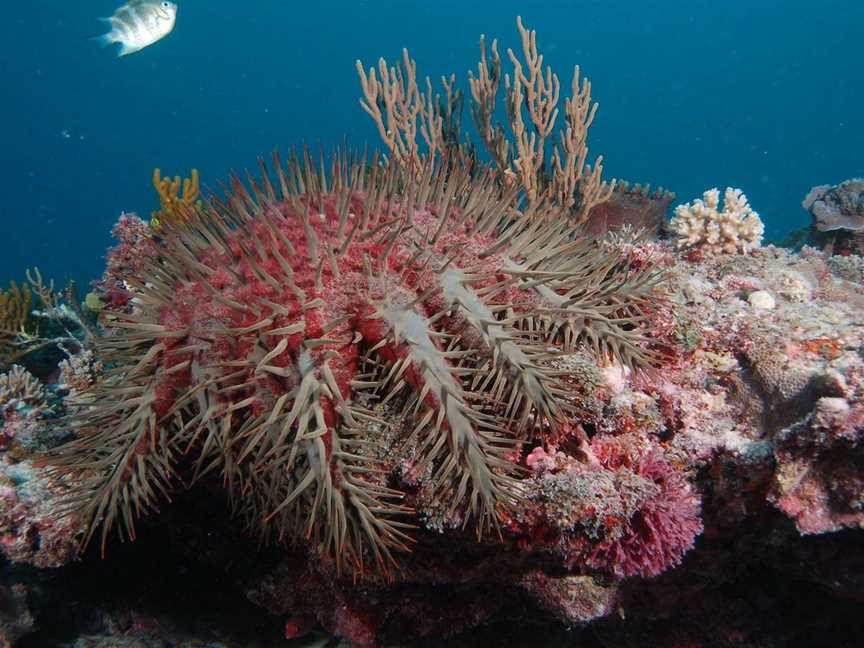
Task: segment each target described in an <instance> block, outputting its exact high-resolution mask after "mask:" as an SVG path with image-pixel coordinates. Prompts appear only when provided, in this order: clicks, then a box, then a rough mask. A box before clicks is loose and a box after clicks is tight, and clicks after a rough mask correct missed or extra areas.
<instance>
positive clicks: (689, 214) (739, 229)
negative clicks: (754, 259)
mask: <svg viewBox="0 0 864 648" xmlns="http://www.w3.org/2000/svg"><path fill="white" fill-rule="evenodd" d="M719 207H720V191H719V190H717V189H709V190H708V191H706V192H705V193H703V194H702V200H699V199H696V200H694V201H693V202H692V203H687V204H685V205H679V206H678V207H676V208H675V216H674V217H673V218H672V220H671V221H669V230H670V231H671V232H672V233H673V234H674V235H675V237H676V238H677V240H676V241H675V244H676V245H677V247H678V248H679V249H681V248H692V247H695V248H699V249H700V250H701V251H703V252H706V253H708V254H738V253H747V252H750V251H751V250H753V249H755V248H758V247H759V246H760V245H761V244H762V234H763V233H764V232H765V226H764V225H763V224H762V220H761V219H760V218H759V214H757V213H756V212H755V211H753V210H752V209H751V208H750V205H749V204H748V202H747V196H745V195H744V193H743V192H742V191H741V190H740V189H733V188H732V187H727V188H726V191H725V192H724V194H723V210H722V211H720V210H719Z"/></svg>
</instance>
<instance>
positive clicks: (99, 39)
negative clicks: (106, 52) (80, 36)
mask: <svg viewBox="0 0 864 648" xmlns="http://www.w3.org/2000/svg"><path fill="white" fill-rule="evenodd" d="M89 40H90V41H92V42H94V43H96V44H97V45H98V46H99V47H101V48H103V49H104V48H106V47H108V46H109V45H111V44H112V43H116V42H117V39H116V38H115V37H114V32H108V33H107V34H102V35H101V36H91V37H90V38H89Z"/></svg>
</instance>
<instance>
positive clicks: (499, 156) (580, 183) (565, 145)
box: [357, 18, 614, 223]
mask: <svg viewBox="0 0 864 648" xmlns="http://www.w3.org/2000/svg"><path fill="white" fill-rule="evenodd" d="M517 27H518V29H519V34H520V36H521V40H522V57H521V58H520V57H519V56H518V55H517V54H516V53H514V52H513V50H507V54H508V56H509V58H510V61H511V63H512V64H513V73H512V76H511V75H510V74H504V76H503V77H502V72H501V57H500V55H499V54H498V44H497V41H494V40H493V41H492V44H491V47H490V49H489V50H488V51H487V48H486V39H485V37H483V36H481V37H480V63H479V64H478V68H477V73H476V75H475V74H473V73H469V83H470V87H471V98H472V106H471V114H472V116H473V118H474V123H475V125H476V127H477V130H478V131H479V133H480V139H481V141H482V142H483V145H484V146H485V148H486V150H487V151H488V152H489V155H490V156H491V157H492V160H493V163H494V165H495V167H496V168H497V170H498V172H499V173H500V175H501V179H502V181H503V182H504V183H505V184H513V185H516V186H519V187H520V188H521V190H522V193H523V197H524V203H525V208H526V213H533V212H535V211H540V210H542V211H543V212H544V213H547V214H548V213H549V212H550V211H557V212H559V213H569V214H570V215H571V216H572V217H573V218H574V220H575V221H576V222H579V223H581V222H584V221H585V220H586V219H587V218H588V214H589V212H590V211H591V208H592V207H594V206H595V205H598V204H600V203H602V202H603V201H605V200H606V199H608V198H609V195H610V194H611V192H612V189H613V188H614V181H612V182H609V183H607V182H604V181H603V180H602V179H601V176H602V172H603V159H602V157H598V158H597V159H596V160H595V162H594V164H593V165H588V164H587V160H588V146H587V134H588V128H589V127H590V126H591V123H592V122H593V120H594V116H595V114H596V112H597V103H596V102H594V101H593V100H592V99H591V84H590V82H589V81H588V80H587V79H584V78H582V77H581V75H580V70H579V67H578V66H576V68H575V69H574V72H573V78H572V81H571V95H570V97H569V98H567V99H565V100H564V105H563V112H564V125H563V126H562V127H561V128H560V129H559V131H558V143H557V144H554V141H553V140H554V135H555V127H556V121H557V118H558V114H559V111H560V110H561V109H560V108H559V99H560V94H561V83H560V80H559V78H558V76H557V75H556V74H554V73H553V72H552V69H551V67H549V66H546V67H545V68H544V67H543V56H542V54H540V52H539V50H538V49H537V35H536V33H535V32H534V31H532V30H529V29H526V28H525V27H524V26H523V24H522V19H521V18H517ZM402 59H403V61H402V65H401V66H395V67H388V65H387V62H386V61H385V60H384V59H380V60H379V62H378V70H377V72H376V70H375V68H370V69H369V71H368V72H366V70H365V68H364V66H363V64H362V63H361V62H360V61H357V71H358V74H359V75H360V84H361V86H362V89H363V94H364V98H363V99H361V100H360V104H361V106H362V107H363V109H364V110H365V111H366V112H367V113H368V114H369V116H370V117H372V119H373V120H374V121H375V123H376V125H377V127H378V132H379V134H380V135H381V138H382V140H383V141H384V144H385V145H386V146H387V148H388V149H389V150H390V153H391V155H392V156H393V157H394V158H395V159H396V160H398V161H399V162H400V163H402V164H409V163H410V164H416V163H417V162H418V161H419V160H420V158H421V156H422V155H423V154H421V153H420V145H419V142H418V139H417V134H418V132H419V133H420V135H421V136H422V138H423V140H424V141H425V143H426V147H427V152H426V153H425V155H428V156H432V157H434V156H435V155H436V154H437V153H439V152H440V151H442V150H443V149H444V143H445V140H446V135H447V134H448V129H446V128H444V124H451V123H454V122H456V123H458V119H455V118H454V111H455V110H456V109H457V106H458V105H459V102H458V101H454V98H455V97H456V96H457V95H456V93H455V91H454V90H453V84H454V77H452V76H451V77H450V78H449V79H442V83H443V85H444V87H445V90H446V92H447V101H446V102H442V101H441V100H440V98H439V97H438V96H435V97H433V94H432V83H431V81H430V80H429V79H428V77H427V79H426V83H425V86H426V90H425V92H423V91H421V90H420V86H419V85H418V83H417V64H416V62H415V61H414V60H412V59H411V58H410V56H409V55H408V52H407V50H403V54H402ZM502 78H503V81H504V95H505V102H504V103H505V108H506V112H507V121H508V128H505V127H504V126H503V125H501V124H499V123H498V122H497V121H496V118H495V114H496V108H497V104H498V95H499V91H500V86H501V81H502ZM450 135H451V136H452V130H451V131H450ZM466 146H467V145H465V144H463V145H462V147H463V148H464V147H466ZM550 146H551V154H550V152H549V148H550ZM464 157H465V158H469V157H471V156H468V155H466V156H464Z"/></svg>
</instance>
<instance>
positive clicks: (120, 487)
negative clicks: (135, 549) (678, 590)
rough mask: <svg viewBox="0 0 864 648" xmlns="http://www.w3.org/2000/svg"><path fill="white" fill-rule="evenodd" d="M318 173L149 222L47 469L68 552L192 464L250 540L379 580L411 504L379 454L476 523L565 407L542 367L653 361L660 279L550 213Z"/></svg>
mask: <svg viewBox="0 0 864 648" xmlns="http://www.w3.org/2000/svg"><path fill="white" fill-rule="evenodd" d="M321 166H323V162H322V163H321ZM315 167H316V164H315V162H314V161H312V160H311V159H310V158H309V157H308V155H307V156H306V157H304V158H303V160H297V159H292V160H291V162H290V163H289V165H288V168H287V170H286V169H285V168H283V166H282V164H281V163H280V162H279V161H278V158H277V161H276V166H275V171H276V175H275V183H274V180H273V179H272V178H271V176H270V174H269V173H268V172H267V170H266V169H263V164H262V170H263V175H262V177H261V178H260V179H259V180H256V181H253V182H252V190H253V192H252V194H250V193H249V192H248V191H247V190H246V189H245V188H244V187H243V186H242V185H241V184H240V183H239V181H236V180H235V181H234V182H233V183H232V184H233V192H232V193H231V194H230V195H228V196H227V197H226V199H225V200H224V201H219V200H214V201H213V202H212V204H211V205H208V207H207V209H206V212H202V213H200V214H196V215H192V216H190V218H189V220H187V221H186V222H185V223H184V224H183V225H182V226H175V225H173V224H171V223H166V224H164V225H163V228H164V229H165V230H166V234H168V235H166V236H164V237H161V242H160V243H159V245H158V246H156V247H153V248H152V249H151V250H150V251H151V252H152V256H150V255H149V254H148V255H144V256H142V257H141V258H140V259H139V264H138V265H136V266H134V268H133V269H132V270H133V271H132V272H131V273H130V274H129V275H128V276H126V277H124V279H123V280H124V283H125V285H126V286H127V288H128V289H129V290H130V291H131V296H132V301H131V304H132V306H133V308H132V309H131V310H130V311H129V312H113V313H110V312H109V313H108V315H111V316H113V317H114V318H115V320H114V322H113V326H115V327H117V328H118V329H122V330H125V331H126V333H125V334H122V335H114V336H109V337H106V338H104V339H103V340H102V341H101V349H100V353H101V354H102V356H103V357H105V358H106V360H107V361H109V362H110V363H111V364H112V365H113V368H112V369H109V370H108V371H107V372H106V374H105V378H104V379H103V380H102V381H101V382H100V383H99V384H97V385H96V386H94V387H93V388H92V389H91V390H90V391H89V392H88V394H87V396H88V398H87V399H86V400H89V401H90V402H91V404H90V405H89V406H87V407H86V411H84V412H83V413H82V414H81V415H79V416H78V418H77V419H76V421H75V428H76V429H77V430H78V433H79V437H78V439H77V440H75V441H73V442H72V443H70V444H69V445H66V446H64V447H61V448H59V449H58V450H56V451H55V452H53V453H52V454H51V455H50V456H49V457H48V458H47V460H48V462H49V464H50V465H51V466H52V470H53V471H55V472H56V473H71V474H72V476H73V477H74V480H73V481H74V482H76V483H80V484H81V486H80V488H78V489H77V490H76V491H75V492H74V493H72V494H71V495H70V497H69V501H68V503H67V504H68V506H69V508H72V509H75V510H77V511H79V512H80V513H81V514H83V516H84V517H85V518H86V519H87V520H89V524H90V529H89V532H88V534H87V538H86V539H89V538H90V537H91V536H92V535H93V534H94V533H95V532H96V530H97V528H98V527H99V526H100V524H101V526H102V532H101V535H102V541H103V544H104V542H105V541H106V539H107V537H108V534H109V532H110V531H111V529H112V528H113V527H114V526H116V525H118V524H119V525H120V526H122V528H123V530H124V532H125V534H126V535H127V536H130V537H134V535H135V518H136V517H137V516H138V515H140V514H142V513H144V512H145V511H147V510H150V509H153V508H154V507H155V506H156V504H157V502H158V500H159V499H160V497H162V496H164V495H166V494H167V493H169V492H170V491H171V490H172V488H173V485H174V482H175V479H174V473H175V470H176V469H177V464H178V459H179V457H180V456H181V455H182V454H183V453H188V452H191V453H192V454H193V455H194V456H195V457H197V459H196V460H195V462H194V473H195V475H196V476H197V477H201V476H203V475H205V474H208V473H211V472H214V471H218V472H221V474H222V480H223V482H224V484H225V486H226V487H227V488H228V490H229V492H230V495H231V499H232V501H233V503H234V506H235V507H236V508H237V509H238V510H239V511H240V512H241V514H242V515H243V516H244V518H245V519H246V521H247V522H248V524H249V526H250V527H252V528H254V529H257V531H258V533H259V534H260V536H261V537H262V538H264V539H293V540H297V541H303V542H304V543H308V545H309V546H310V548H311V549H313V550H317V551H322V552H327V553H330V554H332V555H333V556H334V557H335V558H336V561H337V564H338V565H340V566H342V567H345V566H349V567H351V568H353V569H354V570H355V573H358V574H359V573H362V572H363V570H364V565H367V564H369V563H370V562H372V563H374V564H375V565H377V567H378V568H380V569H387V568H389V567H390V566H392V565H393V564H394V563H395V556H394V554H395V552H398V551H403V550H405V549H407V547H408V546H409V545H410V543H411V539H410V535H409V533H410V526H411V524H410V519H409V517H408V516H410V514H411V513H412V511H411V509H410V508H409V507H408V506H406V505H405V504H404V503H403V497H404V493H403V492H402V491H400V490H397V489H395V488H394V487H393V484H392V483H388V481H387V479H386V475H385V474H384V473H383V472H382V471H381V470H380V460H381V459H382V458H385V457H387V456H390V457H392V456H394V455H396V454H400V453H401V455H403V456H410V457H411V458H412V461H413V465H414V471H415V472H416V473H417V474H423V475H426V476H427V479H426V485H427V488H426V493H427V495H428V496H429V497H431V498H433V499H434V500H436V501H438V502H439V503H440V508H441V510H442V511H443V514H444V515H445V516H446V517H448V518H450V519H454V520H461V524H462V525H466V524H468V523H469V522H470V523H471V524H472V525H473V526H474V527H475V528H476V530H477V533H478V534H483V533H486V532H487V531H488V530H489V529H491V528H495V527H497V526H498V525H499V523H500V520H501V516H502V515H504V514H505V512H506V511H508V510H510V511H512V510H513V509H515V508H516V507H517V506H518V504H519V502H520V500H521V498H522V497H523V494H522V488H521V484H520V480H519V474H520V471H519V468H518V467H517V465H516V463H515V461H517V460H518V454H519V453H518V450H519V448H520V444H521V442H522V441H523V440H527V439H531V438H541V437H542V436H543V435H544V434H548V433H549V432H550V431H552V430H554V429H556V428H557V427H558V426H559V425H561V422H562V420H563V418H564V416H565V414H564V410H565V408H566V406H565V404H564V402H563V401H562V399H561V394H562V393H563V392H562V386H561V385H559V383H558V381H557V376H556V371H555V370H554V368H553V367H552V366H551V361H552V359H553V358H554V357H555V356H556V355H557V354H559V353H561V352H565V351H572V350H575V349H577V348H585V349H591V350H592V351H593V352H594V353H596V354H597V355H598V356H601V357H604V358H607V359H615V360H617V361H619V362H621V363H624V364H627V365H631V366H645V365H647V364H649V363H652V362H653V361H655V360H656V357H657V356H655V354H654V352H653V351H652V350H651V349H650V346H649V344H648V340H647V339H646V337H645V336H644V334H643V332H642V324H643V322H644V320H645V318H646V317H647V316H648V314H649V313H650V311H651V308H652V303H654V302H656V299H657V297H658V296H657V295H656V290H655V285H656V282H657V279H658V276H657V275H656V274H655V273H653V272H651V271H634V270H632V269H631V268H629V267H628V264H627V263H626V262H624V260H623V259H622V258H621V257H620V255H618V254H616V253H615V252H614V251H612V250H609V249H604V248H602V247H601V246H600V245H599V244H596V243H594V242H592V241H590V240H582V239H579V238H574V235H573V231H572V226H571V223H570V221H569V220H568V219H567V218H566V217H563V216H560V215H551V216H549V217H548V218H535V219H525V218H522V217H521V215H520V214H519V212H516V211H515V210H513V208H512V205H513V203H514V198H515V190H513V189H506V188H502V185H501V183H500V182H498V179H497V178H496V176H495V175H494V174H492V173H484V174H480V175H478V174H476V173H475V174H469V173H467V172H464V171H463V172H460V171H459V170H458V169H455V170H454V169H453V168H451V167H450V166H448V165H441V166H436V165H434V164H432V163H427V165H426V166H424V167H423V168H421V169H419V172H418V169H416V168H413V169H411V170H410V171H407V170H406V168H405V167H403V166H401V165H399V164H398V163H397V162H395V161H393V162H391V163H390V164H388V165H386V166H383V165H381V164H380V163H379V161H378V160H377V159H373V160H372V161H371V163H370V162H369V161H366V160H357V161H353V162H351V161H348V158H347V156H345V155H342V154H340V155H337V156H336V158H335V160H334V162H333V166H332V171H331V173H330V174H329V175H323V174H321V173H319V172H316V171H315V170H314V169H315ZM106 364H107V363H106ZM383 411H387V412H388V415H387V416H386V417H384V416H383V415H382V412H383ZM382 428H384V429H389V430H390V436H389V439H390V441H389V443H390V446H389V447H387V448H385V447H382V446H380V445H379V443H378V441H377V439H379V438H380V436H381V435H380V433H379V430H380V429H382ZM394 428H395V429H394Z"/></svg>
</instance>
